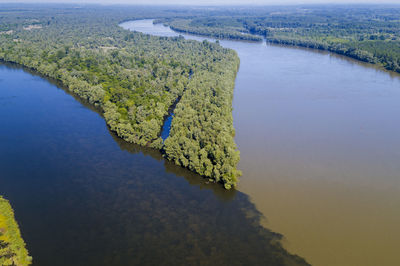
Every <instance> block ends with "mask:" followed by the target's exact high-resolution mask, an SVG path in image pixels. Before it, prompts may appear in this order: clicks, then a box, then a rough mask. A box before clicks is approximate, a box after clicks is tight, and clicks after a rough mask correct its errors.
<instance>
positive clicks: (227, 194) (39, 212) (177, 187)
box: [0, 65, 306, 266]
mask: <svg viewBox="0 0 400 266" xmlns="http://www.w3.org/2000/svg"><path fill="white" fill-rule="evenodd" d="M93 111H96V110H89V109H88V108H87V107H85V105H84V103H83V102H79V101H77V100H76V99H74V98H73V97H71V96H70V95H68V94H67V93H65V91H64V90H62V89H59V88H57V87H56V86H55V85H54V84H51V83H50V82H49V81H47V80H44V79H43V78H41V77H39V76H36V75H32V74H30V73H27V72H26V71H23V70H22V69H20V68H15V67H12V66H10V65H8V66H5V65H1V66H0V114H2V115H0V124H1V125H2V130H1V131H0V173H1V178H0V194H2V195H4V196H5V197H7V198H8V199H9V200H10V201H11V202H12V204H13V207H14V209H15V214H16V218H17V220H18V222H19V224H20V227H21V231H22V234H23V237H24V239H25V240H26V242H27V247H28V249H29V251H30V253H31V254H32V256H33V258H34V263H35V265H41V266H42V265H44V266H45V265H61V266H62V265H96V266H97V265H143V264H146V265H304V264H306V263H305V262H304V261H303V260H302V259H300V258H298V257H296V256H291V255H289V254H288V253H287V252H286V251H285V250H284V249H282V247H281V246H280V244H279V239H280V238H281V236H280V235H278V234H275V233H272V232H271V231H269V230H267V229H265V228H263V227H262V226H260V218H261V214H260V213H259V212H258V211H257V210H256V209H255V207H254V205H253V204H252V203H251V202H250V201H249V199H248V197H247V196H246V195H245V194H243V193H242V192H239V191H234V190H232V191H225V190H224V189H223V188H222V187H221V186H220V185H216V184H213V183H210V184H209V183H207V180H204V179H202V178H200V177H199V176H197V175H195V174H193V173H191V172H189V171H187V170H185V169H183V168H181V167H177V166H175V165H173V164H172V163H170V162H168V161H165V160H164V159H163V158H162V156H161V154H160V153H159V152H157V151H155V150H150V149H146V148H143V147H139V146H136V145H132V144H128V143H126V142H123V141H121V140H120V139H119V138H117V137H116V136H115V135H114V134H113V133H111V132H109V131H108V129H107V127H106V124H105V122H104V120H103V119H102V118H101V116H100V115H99V114H97V113H96V112H93Z"/></svg>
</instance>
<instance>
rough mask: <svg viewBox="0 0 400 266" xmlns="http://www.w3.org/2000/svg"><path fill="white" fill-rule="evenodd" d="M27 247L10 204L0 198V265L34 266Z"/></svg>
mask: <svg viewBox="0 0 400 266" xmlns="http://www.w3.org/2000/svg"><path fill="white" fill-rule="evenodd" d="M25 246H26V245H25V242H24V240H23V239H22V237H21V232H20V230H19V227H18V224H17V222H16V221H15V217H14V211H13V209H12V207H11V205H10V203H9V202H8V200H6V199H4V198H3V197H2V196H0V265H4V266H6V265H16V266H25V265H30V264H32V257H30V256H29V255H28V250H27V249H26V247H25Z"/></svg>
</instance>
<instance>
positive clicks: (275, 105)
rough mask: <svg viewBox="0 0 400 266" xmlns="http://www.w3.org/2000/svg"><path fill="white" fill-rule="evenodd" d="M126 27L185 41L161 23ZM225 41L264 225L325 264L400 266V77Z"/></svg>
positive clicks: (242, 141) (246, 180) (244, 183)
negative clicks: (235, 67) (234, 58)
mask: <svg viewBox="0 0 400 266" xmlns="http://www.w3.org/2000/svg"><path fill="white" fill-rule="evenodd" d="M121 26H122V27H124V28H127V29H131V30H136V31H140V32H144V33H149V34H153V35H159V36H178V35H179V34H178V33H175V32H173V31H172V30H170V29H169V28H167V27H164V26H162V25H153V24H152V21H151V20H142V21H133V22H127V23H123V24H121ZM184 36H185V38H188V39H195V40H203V39H205V38H202V37H196V36H191V35H184ZM220 43H221V45H223V46H225V47H229V48H232V49H234V50H236V51H237V53H238V55H239V57H240V60H241V65H240V69H239V72H238V76H237V79H236V86H235V98H234V103H233V105H234V125H235V128H236V142H237V143H238V146H239V149H240V151H241V162H240V164H239V168H240V169H241V170H242V171H243V177H242V178H241V182H240V184H239V190H241V191H243V192H245V193H247V194H249V195H250V197H251V200H252V201H253V202H254V203H255V205H256V207H257V209H258V210H260V211H261V212H262V213H263V214H264V216H265V217H266V218H265V219H264V220H263V224H264V225H265V226H266V227H268V228H272V229H273V230H275V231H277V232H279V233H282V234H283V235H284V236H285V242H284V245H285V247H286V248H288V249H289V250H290V251H291V252H294V253H296V254H299V255H300V256H302V257H304V258H306V260H307V261H309V262H310V263H312V264H315V265H349V266H350V265H400V257H399V256H398V241H399V240H400V227H399V226H398V225H399V224H400V211H399V210H400V123H398V118H399V116H400V78H399V76H398V75H396V74H391V73H387V72H384V71H381V70H379V69H376V68H373V67H371V66H369V65H365V64H362V63H358V62H356V61H354V60H349V59H346V58H343V57H339V56H335V55H331V54H328V53H321V52H315V51H311V50H305V49H296V48H287V47H279V46H270V45H266V44H265V43H263V44H261V43H246V42H233V41H220Z"/></svg>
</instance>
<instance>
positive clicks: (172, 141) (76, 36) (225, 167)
mask: <svg viewBox="0 0 400 266" xmlns="http://www.w3.org/2000/svg"><path fill="white" fill-rule="evenodd" d="M141 16H143V14H141V10H140V8H136V9H135V8H127V9H123V8H102V7H91V8H75V7H69V6H66V7H62V8H61V7H59V6H56V7H47V6H44V7H41V6H39V7H36V8H34V7H32V8H31V9H30V8H27V9H26V10H25V9H24V10H23V11H21V10H20V9H18V8H15V9H13V8H9V10H7V11H6V12H4V13H2V20H1V22H0V23H1V27H2V28H4V29H7V32H5V31H4V32H2V33H1V34H0V59H1V60H4V61H8V62H15V63H18V64H21V65H24V66H26V67H29V68H31V69H34V70H36V71H37V72H39V73H42V74H44V75H46V76H48V77H51V78H54V79H57V80H59V81H61V82H62V84H63V85H64V86H65V87H66V88H67V89H68V90H70V91H72V92H74V93H75V94H77V95H79V96H80V97H82V98H83V99H86V100H87V101H88V102H89V103H91V104H93V105H96V106H98V107H99V108H100V109H102V110H103V112H104V118H105V120H106V122H107V124H108V125H109V126H110V128H111V129H112V130H113V131H115V132H116V133H117V134H118V136H120V137H121V138H123V139H124V140H126V141H128V142H132V143H136V144H139V145H143V146H149V147H153V148H156V149H160V150H161V151H162V152H163V153H164V154H165V157H166V158H168V159H170V160H173V161H174V162H176V163H177V164H179V165H182V166H184V167H187V168H189V169H190V170H192V171H195V172H197V173H199V174H201V175H203V176H206V177H208V178H212V179H214V180H215V181H217V182H221V183H223V184H224V186H225V188H227V189H229V188H231V187H233V186H235V185H236V182H237V178H238V176H239V175H240V172H239V171H238V170H237V169H236V166H237V163H238V161H239V151H238V150H237V147H236V144H235V142H234V129H233V122H232V96H233V87H234V79H235V76H236V72H237V69H238V65H239V60H238V57H237V55H236V53H235V52H234V51H232V50H229V49H225V48H223V47H221V46H220V45H219V44H217V43H210V42H207V41H205V42H197V41H186V40H184V39H183V38H180V37H174V38H166V37H155V36H149V35H145V34H141V33H138V32H130V31H127V30H124V29H122V28H121V27H119V26H118V23H119V22H121V21H126V20H129V19H132V18H135V17H136V18H141ZM192 73H193V74H192ZM190 74H192V78H191V79H189V75H190ZM179 97H181V101H180V102H179V103H178V104H177V106H176V111H175V116H174V119H173V122H172V127H171V128H172V129H171V134H170V137H169V138H168V139H167V140H166V141H165V144H164V143H163V142H162V139H161V137H160V133H161V127H162V124H163V121H164V117H165V116H166V115H167V114H168V109H169V108H170V106H171V105H173V104H174V103H175V100H176V99H177V98H179Z"/></svg>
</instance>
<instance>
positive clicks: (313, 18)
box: [158, 5, 400, 73]
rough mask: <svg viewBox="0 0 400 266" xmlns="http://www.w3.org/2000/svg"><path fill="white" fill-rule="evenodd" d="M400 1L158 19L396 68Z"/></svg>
mask: <svg viewBox="0 0 400 266" xmlns="http://www.w3.org/2000/svg"><path fill="white" fill-rule="evenodd" d="M399 17H400V6H398V5H394V6H388V5H350V6H349V5H346V6H340V5H304V6H292V7H291V6H286V7H278V6H277V7H260V8H236V9H235V8H232V9H226V10H223V9H216V10H213V12H212V13H211V14H210V11H207V10H203V12H201V11H197V12H196V13H193V14H191V16H187V17H186V18H181V17H175V18H173V17H172V18H164V19H160V20H158V22H162V23H164V24H165V25H168V26H170V27H171V28H172V29H174V30H176V31H181V32H187V33H192V34H200V35H206V36H210V37H216V38H223V39H234V40H237V39H240V40H248V41H261V40H262V38H265V39H266V40H267V41H268V42H270V43H275V44H284V45H292V46H300V47H306V48H312V49H318V50H325V51H330V52H333V53H337V54H340V55H344V56H348V57H351V58H354V59H357V60H360V61H363V62H367V63H371V64H376V65H379V66H381V67H383V68H385V69H387V70H390V71H394V72H398V73H400V20H399Z"/></svg>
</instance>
